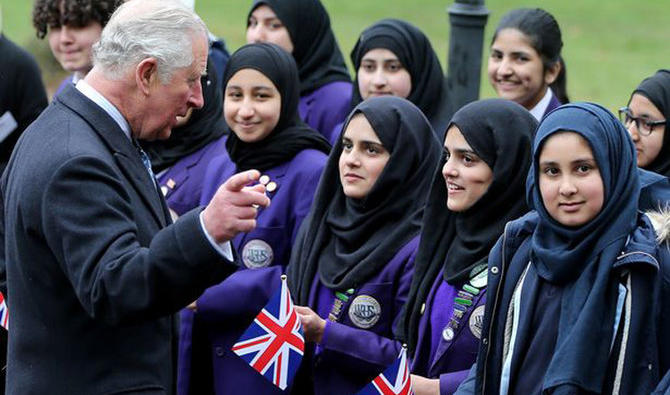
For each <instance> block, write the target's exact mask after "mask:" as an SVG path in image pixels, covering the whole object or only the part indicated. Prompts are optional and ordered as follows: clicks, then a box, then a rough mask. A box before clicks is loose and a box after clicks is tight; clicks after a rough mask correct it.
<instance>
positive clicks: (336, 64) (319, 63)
mask: <svg viewBox="0 0 670 395" xmlns="http://www.w3.org/2000/svg"><path fill="white" fill-rule="evenodd" d="M261 5H266V6H268V7H270V8H271V9H272V11H274V13H275V14H277V17H278V18H279V20H281V22H282V23H283V24H284V26H286V30H288V34H289V36H290V37H291V42H292V43H293V57H294V58H295V61H296V63H297V64H298V74H299V75H300V95H301V96H304V95H305V94H307V93H309V92H311V91H313V90H315V89H318V88H320V87H322V86H324V85H326V84H328V83H331V82H335V81H347V82H349V81H351V77H350V76H349V71H347V66H346V64H345V63H344V57H343V56H342V52H341V51H340V47H339V46H338V45H337V41H336V40H335V34H333V29H332V28H331V26H330V17H329V16H328V12H326V9H325V8H324V7H323V4H321V2H320V1H319V0H254V3H253V5H252V6H251V9H250V10H249V15H247V21H248V20H249V17H251V13H252V12H253V11H254V10H255V9H256V8H258V7H259V6H261Z"/></svg>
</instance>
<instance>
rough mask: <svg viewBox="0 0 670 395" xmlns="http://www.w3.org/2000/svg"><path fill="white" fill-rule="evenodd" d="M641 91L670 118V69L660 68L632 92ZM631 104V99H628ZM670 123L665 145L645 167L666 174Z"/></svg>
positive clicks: (668, 172)
mask: <svg viewBox="0 0 670 395" xmlns="http://www.w3.org/2000/svg"><path fill="white" fill-rule="evenodd" d="M636 93H639V94H641V95H643V96H644V97H646V98H647V99H649V100H650V101H651V102H652V103H653V104H654V106H656V108H658V111H660V112H661V113H663V116H664V117H665V119H666V120H668V119H670V70H658V71H657V72H656V74H654V75H653V76H651V77H648V78H645V79H644V81H642V83H640V86H638V87H637V88H636V89H635V90H634V91H633V93H632V94H631V99H632V97H633V95H634V94H636ZM628 104H629V105H630V100H628ZM669 135H670V124H667V123H666V124H665V134H664V135H663V145H662V146H661V151H659V153H658V156H656V159H654V160H653V161H652V162H651V163H650V164H648V165H647V166H646V167H645V169H646V170H651V171H653V172H655V173H658V174H662V175H664V176H670V136H669Z"/></svg>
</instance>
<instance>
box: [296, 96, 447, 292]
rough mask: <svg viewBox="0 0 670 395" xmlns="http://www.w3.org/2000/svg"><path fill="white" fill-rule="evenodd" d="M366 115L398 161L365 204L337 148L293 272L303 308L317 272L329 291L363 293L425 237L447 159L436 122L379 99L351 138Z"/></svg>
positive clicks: (405, 104)
mask: <svg viewBox="0 0 670 395" xmlns="http://www.w3.org/2000/svg"><path fill="white" fill-rule="evenodd" d="M359 113H360V114H363V116H365V118H366V119H367V120H368V122H370V125H371V126H372V128H373V130H374V131H375V133H376V134H377V136H378V137H379V140H381V142H382V144H383V146H384V148H385V149H386V150H387V151H388V152H389V153H390V157H389V160H388V162H387V164H386V166H385V168H384V170H383V171H382V173H381V174H380V175H379V178H378V179H377V181H376V183H375V184H374V186H373V187H372V189H371V190H370V193H369V194H368V195H367V196H366V197H365V198H363V199H352V198H347V197H346V196H345V195H344V192H343V190H342V184H341V183H340V174H339V167H338V162H339V158H340V154H341V153H342V141H341V139H340V140H338V142H337V143H336V144H335V147H334V149H333V151H332V152H331V154H330V157H329V158H328V163H327V164H326V168H325V170H324V172H323V175H322V176H321V182H320V183H319V188H318V190H317V192H316V195H315V197H314V202H313V204H312V208H311V211H310V214H309V216H308V217H307V218H306V219H305V221H304V223H303V224H302V227H301V228H300V232H299V234H298V237H297V240H296V243H295V244H294V248H293V254H292V256H291V263H290V265H289V268H288V276H289V285H290V286H291V289H292V292H293V295H294V297H296V298H297V303H298V304H306V303H307V301H308V297H309V291H310V287H311V284H312V280H313V279H314V277H315V276H316V274H317V272H318V274H319V276H320V279H321V282H322V283H323V284H324V285H325V286H327V287H328V288H331V289H348V288H352V287H354V288H355V287H357V286H358V285H360V284H362V283H364V282H365V281H367V280H368V279H369V278H370V277H371V276H372V275H374V274H375V273H377V272H378V271H379V270H380V268H381V267H383V266H384V265H386V264H387V263H388V262H389V261H390V260H391V259H392V258H393V256H394V255H395V254H396V253H397V251H398V250H399V249H400V248H402V247H403V246H404V245H405V244H407V243H408V242H409V241H410V240H411V239H412V238H414V237H415V236H416V235H417V234H418V233H419V230H420V226H421V216H422V212H423V207H424V203H425V196H426V191H427V190H428V186H429V185H430V175H431V174H432V173H433V171H434V170H435V166H437V164H438V161H439V157H440V144H439V142H438V141H437V139H436V138H435V137H434V134H433V130H432V128H431V127H430V124H429V123H428V120H427V119H426V117H425V116H424V115H423V113H422V112H421V111H420V110H419V109H418V108H417V107H416V106H414V105H413V104H412V103H411V102H409V101H407V100H405V99H402V98H398V97H380V98H372V99H370V100H366V101H364V102H362V103H361V104H359V105H358V106H356V108H355V109H354V110H353V111H352V112H351V114H350V115H349V117H348V119H347V121H346V123H345V127H344V128H343V131H346V128H347V126H346V125H348V124H349V122H350V121H351V119H352V117H353V116H355V115H356V114H359Z"/></svg>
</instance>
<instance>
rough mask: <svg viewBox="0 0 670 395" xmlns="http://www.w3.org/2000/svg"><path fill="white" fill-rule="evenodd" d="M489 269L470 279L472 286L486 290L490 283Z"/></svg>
mask: <svg viewBox="0 0 670 395" xmlns="http://www.w3.org/2000/svg"><path fill="white" fill-rule="evenodd" d="M488 275H489V269H484V270H482V271H481V272H479V273H478V274H475V275H474V277H472V278H470V285H472V286H473V287H475V288H484V287H485V286H486V283H487V281H488V278H487V277H488Z"/></svg>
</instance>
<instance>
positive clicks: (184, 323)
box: [177, 149, 327, 395]
mask: <svg viewBox="0 0 670 395" xmlns="http://www.w3.org/2000/svg"><path fill="white" fill-rule="evenodd" d="M326 159H327V156H326V155H325V154H324V153H322V152H320V151H316V150H312V149H307V150H303V151H301V152H300V153H298V154H297V155H296V156H295V157H294V158H293V159H292V160H291V161H289V162H286V163H284V164H282V165H280V166H277V167H275V168H272V169H268V170H266V171H264V172H263V174H264V175H267V176H269V178H270V180H271V181H272V182H275V183H276V185H277V188H276V190H275V191H274V192H268V196H269V197H270V199H271V200H272V203H271V204H270V207H268V208H266V209H262V210H260V211H259V213H258V217H257V226H256V229H254V230H253V231H251V232H249V233H244V234H239V235H238V236H236V237H235V238H234V239H233V248H234V250H235V252H236V254H237V257H238V260H239V261H241V263H240V265H242V264H244V266H245V267H244V268H243V269H240V270H239V271H238V272H236V273H235V274H233V275H232V276H230V277H229V280H230V281H224V282H222V283H220V284H218V285H215V286H214V287H211V288H209V289H208V290H207V291H205V293H204V294H203V295H202V296H201V297H200V298H199V299H198V300H197V305H198V313H197V314H193V313H192V312H191V311H188V310H183V311H182V313H181V328H180V344H179V357H180V358H179V371H178V375H177V376H178V382H177V386H178V394H182V395H184V394H188V393H189V391H188V389H189V388H194V386H196V385H197V386H200V385H201V384H202V383H194V382H193V381H194V380H195V379H194V378H192V374H196V373H199V371H200V370H203V369H211V371H212V372H213V382H212V384H213V387H214V388H213V389H210V392H212V391H213V392H214V393H216V394H238V393H239V391H240V389H241V388H243V389H244V390H245V391H246V392H247V393H249V394H273V393H278V394H279V393H282V392H281V391H279V389H278V388H276V387H274V386H273V385H272V384H270V383H269V382H268V381H267V380H266V379H265V378H263V377H261V376H260V375H259V374H258V373H257V372H256V371H254V370H253V369H252V368H251V367H250V366H248V365H247V364H246V363H244V361H242V360H241V359H240V358H239V357H237V355H235V354H233V353H232V351H230V348H231V347H232V345H233V344H234V343H235V341H237V339H238V338H239V337H240V336H241V335H242V333H244V330H245V329H246V328H247V326H249V324H250V323H251V322H252V321H253V318H254V317H255V316H256V314H258V312H259V311H260V310H261V308H262V307H263V306H264V305H265V304H266V303H267V301H268V299H269V298H270V295H272V293H273V292H274V290H275V289H276V287H277V286H278V284H279V283H280V275H281V273H282V272H283V269H284V267H285V266H286V265H287V264H288V262H289V257H290V253H291V246H292V245H293V242H294V241H295V237H296V235H297V233H298V229H299V227H300V224H301V223H302V221H303V219H304V218H305V216H306V215H307V213H308V212H309V208H310V206H311V203H312V199H313V197H314V192H315V191H316V187H317V185H318V182H319V178H320V176H321V172H322V171H323V167H324V166H325V164H326ZM235 172H236V166H235V164H234V163H233V162H232V161H231V160H230V157H229V156H228V152H227V151H225V150H224V152H223V154H221V155H219V156H218V157H216V158H214V159H213V160H212V161H211V162H210V165H209V166H208V169H207V173H206V176H205V182H204V185H203V193H202V197H201V203H206V202H208V201H209V200H210V199H211V197H212V196H213V195H214V193H215V192H216V190H217V188H218V187H219V186H220V185H221V184H223V182H224V181H225V180H227V179H228V178H229V177H230V176H231V175H233V174H234V173H235ZM247 268H250V269H255V270H246V269H247ZM194 316H195V317H194ZM194 318H197V320H196V321H194ZM223 324H225V325H223ZM196 332H197V333H198V335H197V336H198V338H195V337H192V334H193V333H196ZM203 337H205V338H206V339H203ZM203 341H204V342H205V343H206V346H205V347H207V348H208V349H209V351H210V352H209V357H210V358H211V359H210V360H207V361H203V360H201V359H199V360H193V359H192V358H191V352H192V350H193V349H194V347H197V346H202V342H203ZM203 363H204V364H206V365H208V366H206V367H203V366H202V364H203ZM199 391H202V390H199ZM198 393H200V392H195V391H194V392H191V394H193V395H197V394H198Z"/></svg>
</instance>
